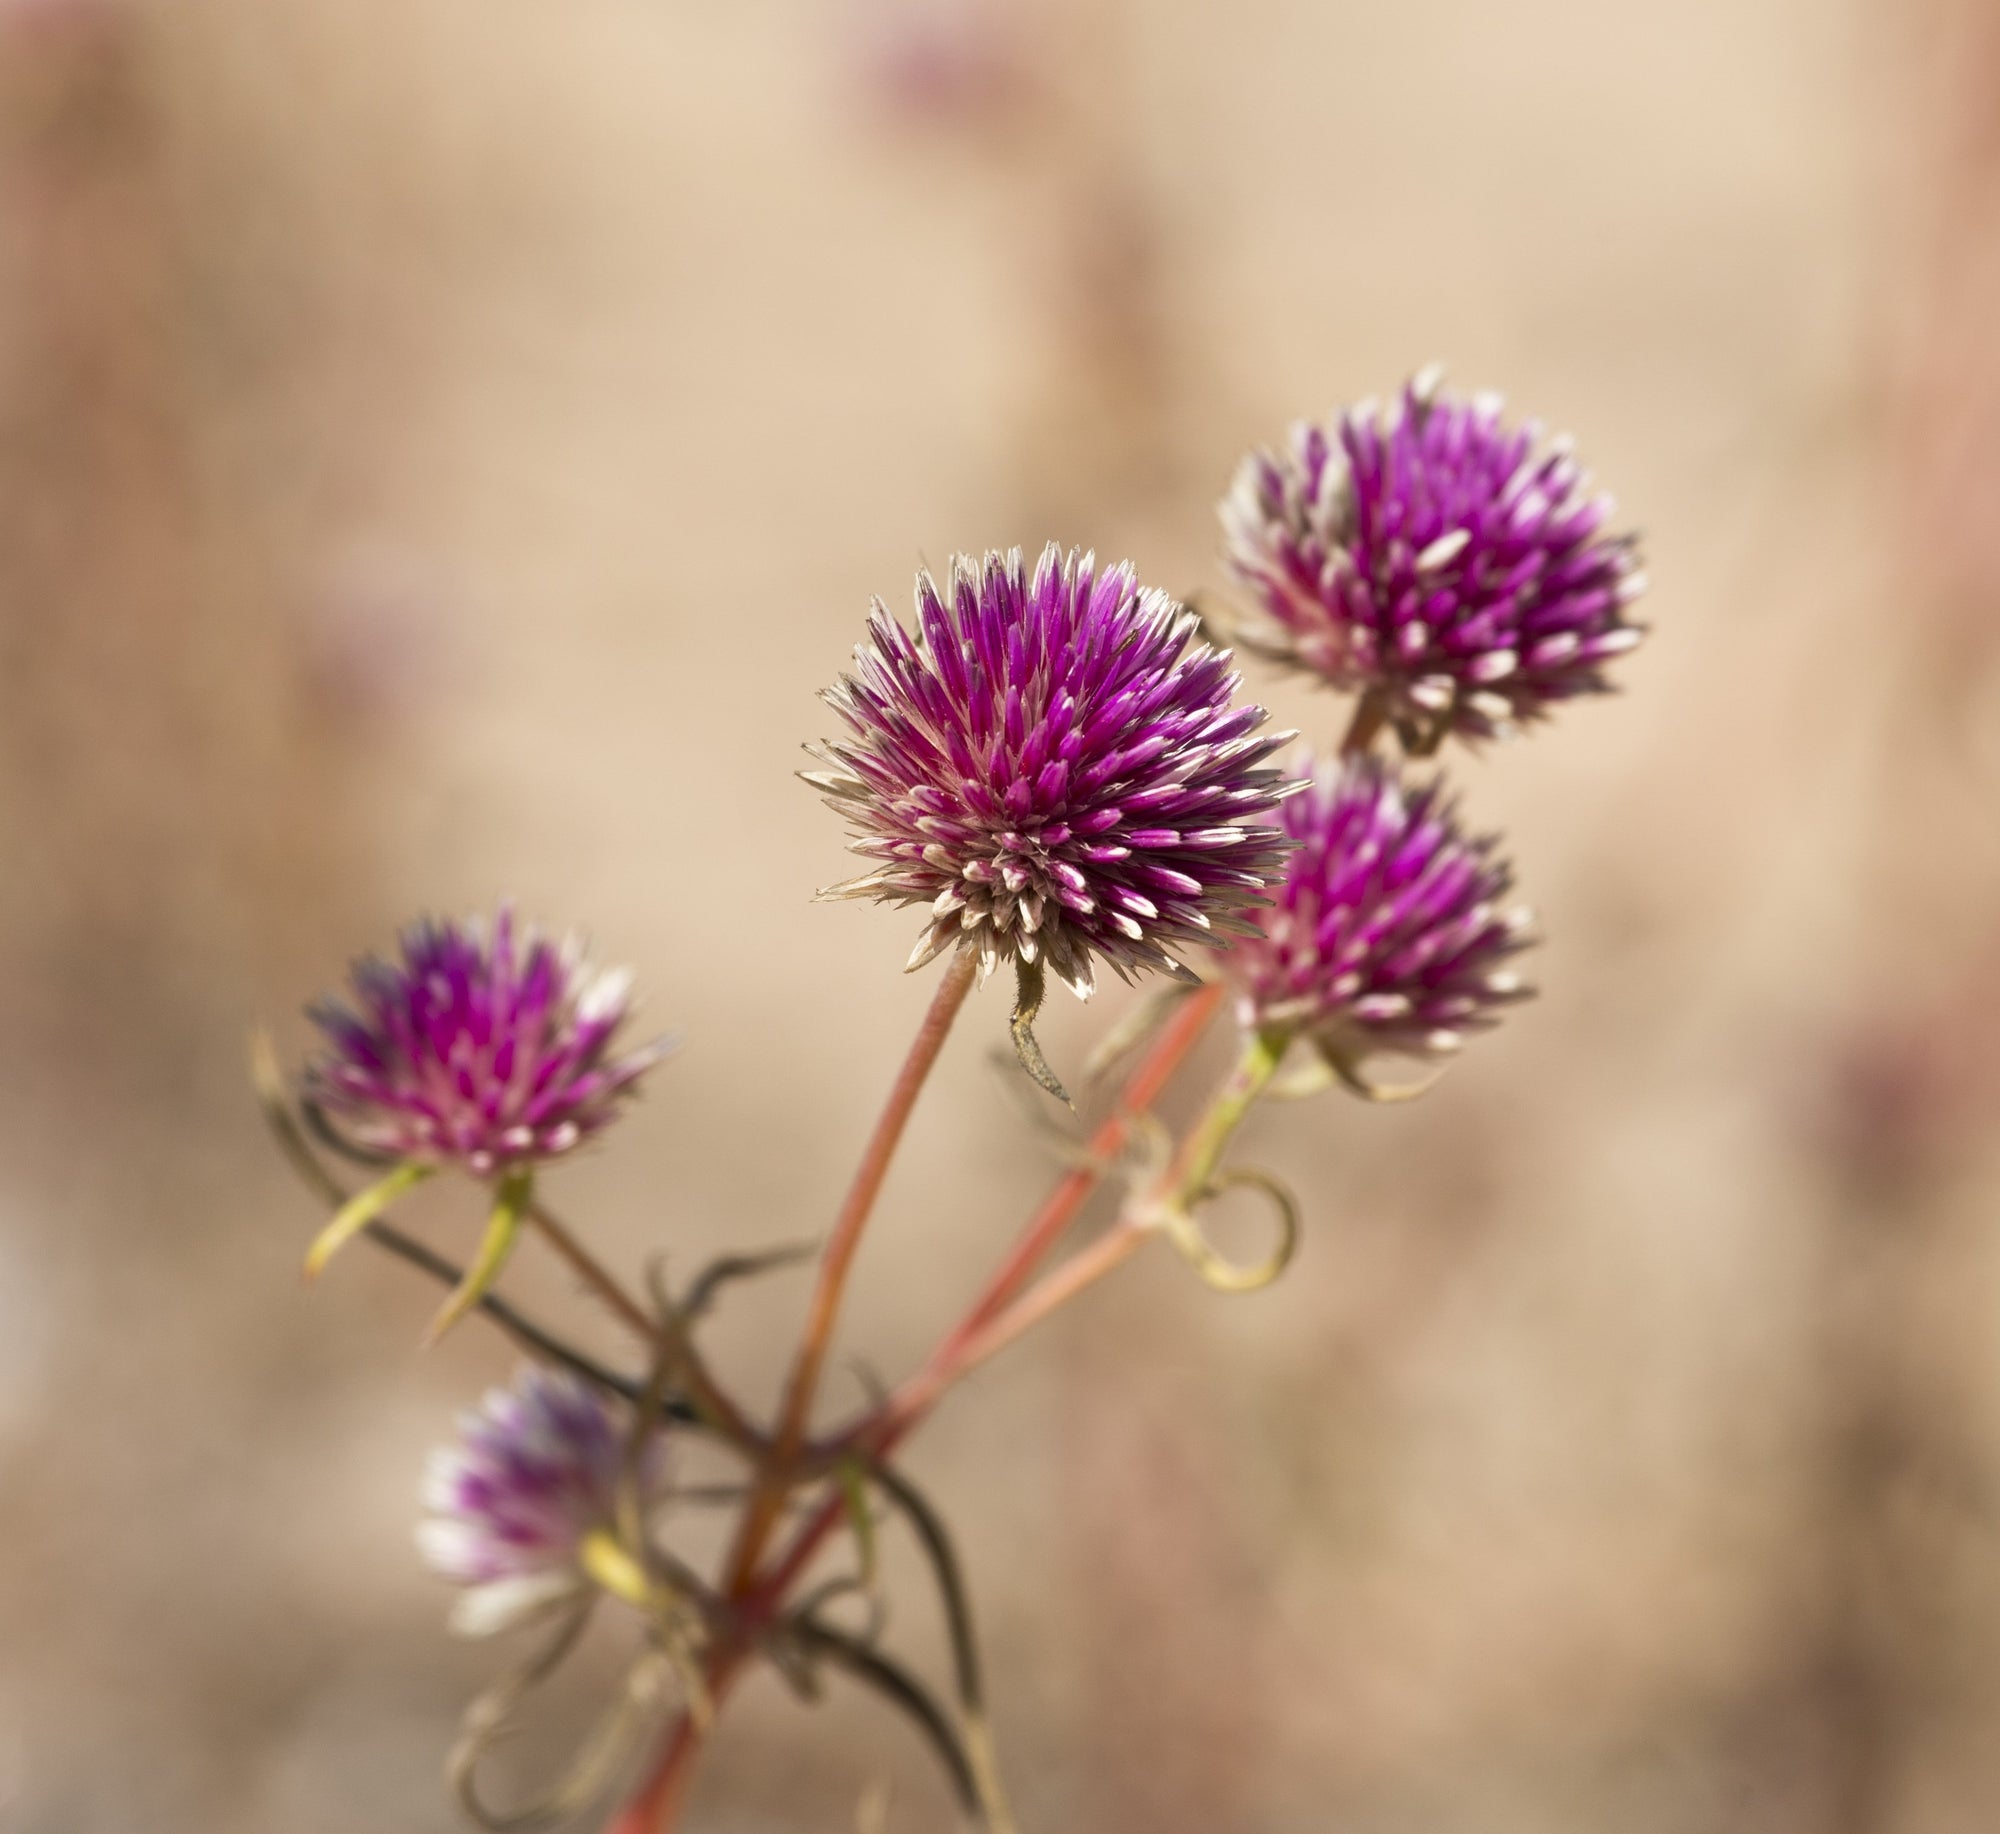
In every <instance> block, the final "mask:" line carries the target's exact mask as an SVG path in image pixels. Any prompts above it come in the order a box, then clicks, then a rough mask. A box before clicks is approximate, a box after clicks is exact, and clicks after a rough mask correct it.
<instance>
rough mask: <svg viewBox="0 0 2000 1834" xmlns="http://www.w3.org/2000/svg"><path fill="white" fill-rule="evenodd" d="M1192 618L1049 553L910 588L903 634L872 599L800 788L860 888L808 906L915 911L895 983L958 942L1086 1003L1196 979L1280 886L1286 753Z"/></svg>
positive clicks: (1126, 570)
mask: <svg viewBox="0 0 2000 1834" xmlns="http://www.w3.org/2000/svg"><path fill="white" fill-rule="evenodd" d="M1196 630H1197V621H1196V619H1195V617H1194V616H1193V614H1192V613H1190V612H1188V611H1186V610H1185V609H1183V608H1182V607H1181V606H1180V605H1178V604H1176V603H1175V602H1174V601H1173V600H1172V599H1171V598H1169V597H1168V596H1167V595H1166V594H1165V593H1164V592H1160V591H1157V590H1155V589H1152V588H1143V587H1141V586H1139V585H1138V583H1137V582H1136V581H1135V579H1134V578H1133V574H1132V570H1131V568H1130V567H1129V566H1115V567H1109V568H1106V569H1104V570H1102V571H1100V570H1099V569H1098V566H1097V563H1096V560H1095V558H1094V557H1093V556H1091V555H1088V554H1083V555H1078V554H1075V553H1072V554H1070V555H1069V556H1068V557H1067V558H1065V557H1064V556H1063V554H1062V553H1061V551H1060V550H1059V549H1058V548H1056V547H1054V546H1053V545H1052V546H1050V547H1049V548H1048V549H1046V550H1045V551H1044V553H1043V554H1042V557H1041V560H1040V561H1039V563H1037V565H1036V567H1035V570H1034V573H1033V574H1032V575H1029V574H1028V573H1027V571H1026V570H1025V568H1024V566H1023V563H1022V558H1021V554H1020V551H1019V550H1018V549H1016V550H1015V551H1014V552H1012V553H1010V554H1006V555H1000V554H989V555H987V556H986V558H985V560H984V561H983V562H976V561H972V560H969V559H965V558H962V557H961V558H960V559H958V560H956V561H954V562H953V564H952V569H951V575H950V580H949V583H948V585H947V586H946V588H945V589H944V590H943V591H940V590H939V589H938V586H937V583H936V582H935V581H934V580H933V579H932V578H931V577H930V575H929V574H928V573H925V574H920V575H919V576H918V578H917V591H916V630H915V631H914V632H909V631H905V630H904V629H903V628H902V627H901V626H900V625H899V624H898V623H897V622H896V621H895V619H894V618H892V617H891V616H890V615H889V612H888V610H887V608H886V607H885V606H884V605H883V604H882V603H881V602H880V601H879V600H878V601H877V602H876V605H875V610H874V615H873V616H872V617H871V618H870V619H869V625H868V634H869V641H868V642H867V643H866V644H864V645H862V646H861V647H860V648H859V649H858V650H857V651H856V652H855V666H854V669H853V672H852V673H850V674H849V675H847V676H846V677H845V678H844V679H843V680H842V681H841V682H840V683H839V684H838V685H837V686H835V687H834V688H832V689H830V690H829V691H828V693H827V696H826V698H827V700H828V702H829V703H830V704H831V705H832V707H833V708H834V710H835V711H836V712H837V713H838V714H839V715H840V716H841V718H842V719H843V720H845V721H846V723H847V725H848V727H849V729H850V730H851V731H852V733H853V735H854V736H853V738H852V739H851V740H850V741H847V742H842V743H834V744H827V745H822V746H818V747H815V748H811V749H813V750H814V752H815V755H816V756H818V757H819V758H820V759H821V760H822V762H823V763H824V764H825V765H826V766H827V767H828V768H827V769H825V770H821V771H807V772H804V773H802V775H803V776H804V777H805V779H806V781H807V782H809V783H811V784H813V785H814V786H815V787H816V788H818V789H819V790H821V791H822V792H824V794H825V795H826V797H827V800H828V802H829V803H830V804H831V805H832V806H833V807H834V808H835V809H837V810H838V811H839V812H840V813H841V814H842V815H843V816H845V817H846V819H847V821H848V823H849V825H850V827H851V828H852V829H853V831H854V833H855V835H856V836H857V838H856V839H855V840H854V842H853V848H854V851H855V852H856V853H859V854H861V855H863V856H864V857H866V858H868V859H869V860H871V861H873V862H874V865H873V867H872V868H871V870H870V871H868V872H866V873H864V874H862V875H861V876H860V877H858V878H855V879H850V880H848V881H846V882H845V883H844V884H841V885H837V886H834V887H832V888H831V889H830V892H829V893H828V894H826V895H829V896H842V897H870V898H876V899H887V900H891V901H893V902H895V903H897V904H923V905H928V906H929V907H930V916H929V921H928V923H927V924H926V926H925V929H924V933H923V936H922V937H921V938H920V939H919V941H918V943H917V947H916V950H915V952H914V953H913V954H912V956H911V958H910V964H909V965H910V966H911V967H913V968H915V967H920V966H922V964H923V963H925V962H927V961H929V960H931V959H932V958H933V957H935V956H936V955H938V954H939V953H940V952H942V951H943V950H945V949H948V948H951V947H953V946H957V947H961V948H970V949H973V950H976V951H977V952H978V954H979V956H980V959H981V962H982V965H983V966H985V967H987V968H991V967H992V966H993V965H994V964H995V963H996V962H998V961H1001V960H1020V961H1024V962H1029V963H1035V962H1045V963H1046V964H1047V967H1048V969H1049V970H1050V972H1052V973H1054V974H1055V975H1056V976H1057V977H1058V978H1059V979H1061V980H1063V981H1065V982H1067V983H1068V984H1069V985H1070V987H1072V988H1073V989H1074V990H1075V991H1076V993H1077V994H1079V995H1080V996H1083V997H1086V998H1087V997H1088V996H1089V994H1090V991H1091V988H1092V985H1093V981H1094V976H1093V972H1092V961H1093V958H1094V957H1095V958H1101V959H1103V960H1104V961H1106V962H1108V963H1109V964H1110V965H1111V967H1112V969H1113V970H1114V971H1115V972H1117V973H1119V974H1120V975H1126V976H1129V975H1130V974H1131V973H1132V972H1133V971H1134V970H1138V969H1145V968H1151V969H1160V970H1164V971H1165V972H1167V973H1169V974H1174V975H1179V976H1181V977H1182V978H1192V977H1191V975H1189V973H1188V970H1187V969H1186V967H1185V965H1184V964H1183V963H1182V961H1181V960H1180V959H1179V957H1180V954H1181V952H1184V951H1186V950H1187V949H1189V948H1191V947H1196V946H1200V945H1204V944H1213V943H1214V942H1216V941H1217V940H1226V939H1227V938H1229V937H1231V936H1237V935H1242V934H1245V933H1246V932H1247V930H1248V928H1249V926H1248V925H1247V923H1246V921H1245V916H1244V913H1245V911H1246V909H1247V908H1248V907H1250V906H1253V905H1255V904H1257V903H1258V902H1260V898H1259V894H1260V893H1261V891H1262V890H1263V888H1264V887H1265V886H1266V885H1268V884H1269V883H1270V882H1271V881H1272V880H1273V879H1274V878H1275V877H1276V876H1277V874H1278V872H1279V870H1280V869H1281V866H1282V862H1283V857H1284V845H1283V841H1282V837H1281V836H1280V834H1279V831H1278V830H1277V828H1276V827H1274V826H1273V825H1271V820H1272V817H1273V815H1274V813H1275V811H1276V807H1277V804H1278V801H1279V799H1280V798H1281V796H1283V795H1284V793H1285V791H1286V789H1287V787H1288V786H1287V784H1286V782H1285V780H1284V778H1283V775H1282V774H1281V773H1280V772H1278V771H1276V770H1273V769H1271V768H1269V766H1268V763H1267V760H1268V759H1269V758H1270V757H1271V755H1272V753H1273V752H1275V751H1277V750H1279V749H1280V748H1281V747H1282V746H1283V745H1284V744H1285V743H1286V742H1287V741H1288V740H1289V739H1290V738H1291V737H1292V735H1291V734H1289V733H1281V734H1276V735H1268V734H1264V733H1261V732H1260V731H1259V728H1260V727H1261V726H1262V725H1263V723H1264V719H1265V714H1264V710H1263V709H1262V708H1261V707H1255V706H1236V705H1234V704H1232V696H1233V694H1234V692H1235V690H1236V688H1237V687H1238V685H1239V678H1238V676H1237V675H1236V674H1235V673H1234V672H1233V671H1232V669H1231V667H1230V660H1229V657H1228V655H1227V654H1226V653H1219V652H1217V651H1215V650H1213V649H1211V648H1210V647H1209V646H1208V645H1207V644H1206V643H1204V642H1201V641H1200V640H1199V639H1198V637H1197V635H1196Z"/></svg>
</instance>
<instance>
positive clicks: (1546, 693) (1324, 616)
mask: <svg viewBox="0 0 2000 1834" xmlns="http://www.w3.org/2000/svg"><path fill="white" fill-rule="evenodd" d="M1612 508H1613V505H1612V502H1611V499H1610V498H1609V497H1604V496H1594V495H1592V494H1591V492H1590V484H1589V480H1588V478H1587V477H1586V476H1585V474H1584V473H1583V471H1582V470H1581V469H1580V468H1579V466H1578V465H1577V462H1576V460H1575V459H1574V458H1573V457H1572V456H1571V454H1570V448H1569V444H1568V442H1567V441H1565V440H1557V441H1554V442H1548V443H1545V442H1544V441H1543V439H1542V436H1541V430H1540V429H1539V428H1538V427H1537V426H1535V425H1534V424H1533V423H1528V424H1526V425H1523V426H1520V427H1518V428H1517V427H1509V426H1507V425H1505V424H1504V423H1503V422H1502V420H1501V418H1500V400H1499V397H1498V396H1495V395H1475V396H1473V397H1472V398H1471V399H1470V400H1461V399H1459V398H1457V397H1455V396H1451V395H1448V394H1444V393H1441V392H1440V391H1439V389H1438V386H1437V372H1435V371H1427V372H1426V373H1425V374H1424V375H1422V376H1420V377H1418V378H1417V380H1416V381H1414V382H1412V383H1411V384H1410V385H1409V387H1408V388H1407V389H1405V390H1404V392H1403V395H1402V397H1401V399H1400V400H1399V401H1397V402H1396V403H1395V404H1393V405H1392V406H1391V407H1390V408H1389V409H1388V410H1387V411H1386V412H1385V413H1380V414H1378V413H1377V411H1376V409H1375V406H1374V404H1372V403H1369V404H1365V405H1363V406H1361V407H1358V408H1355V409H1352V410H1351V411H1349V412H1347V413H1344V414H1342V415H1341V416H1340V417H1339V419H1338V420H1337V421H1335V422H1334V423H1333V424H1331V425H1326V426H1317V425H1307V424H1301V425H1299V426H1297V427H1295V428H1293V430H1292V436H1291V441H1290V444H1289V446H1288V447H1287V449H1286V450H1285V451H1284V452H1283V453H1272V452H1256V453H1252V454H1251V456H1250V457H1249V458H1247V459H1245V460H1244V461H1243V464H1242V466H1241V467H1240V468H1239V469H1238V471H1237V474H1236V479H1235V482H1234V484H1233V485H1232V486H1231V488H1230V492H1229V495H1228V496H1227V497H1226V498H1225V499H1224V501H1223V503H1222V508H1221V514H1222V525H1223V534H1224V553H1225V557H1226V559H1227V561H1228V564H1229V567H1230V570H1231V571H1232V572H1233V573H1234V574H1235V575H1236V577H1237V578H1238V579H1239V580H1240V581H1241V582H1242V583H1243V585H1244V586H1245V587H1246V588H1247V589H1248V591H1249V593H1250V594H1251V596H1252V598H1253V599H1254V601H1255V616H1254V618H1253V619H1252V620H1249V621H1246V625H1245V628H1244V630H1243V631H1242V641H1243V642H1244V644H1245V645H1246V646H1248V647H1250V648H1252V649H1254V650H1257V651H1258V652H1259V653H1262V654H1265V655H1269V656H1272V657H1274V658H1276V659H1278V660H1281V661H1284V662H1289V663H1293V664H1295V665H1297V666H1298V667H1300V668H1303V669H1307V670H1310V671H1311V672H1312V673H1314V674H1316V675H1318V676H1320V677H1322V678H1323V679H1324V680H1326V681H1328V682H1330V683H1331V684H1332V685H1333V686H1335V687H1337V688H1342V689H1349V690H1353V691H1355V692H1358V693H1361V694H1364V695H1367V696H1370V697H1372V708H1373V710H1374V711H1375V712H1376V713H1377V714H1379V715H1380V716H1381V717H1383V718H1385V719H1387V720H1389V721H1391V722H1392V723H1393V724H1394V725H1395V727H1396V730H1397V732H1398V734H1399V735H1400V736H1401V738H1402V740H1403V742H1404V745H1405V746H1406V748H1408V749H1410V750H1412V751H1415V752H1420V753H1422V752H1429V751H1432V750H1434V749H1435V748H1436V747H1437V745H1438V744H1440V743H1441V742H1442V741H1443V740H1444V739H1445V738H1446V737H1448V736H1450V735H1451V734H1453V733H1456V734H1458V735H1459V736H1460V737H1462V738H1469V739H1485V738H1493V737H1497V736H1499V735H1501V734H1503V733H1506V732H1509V731H1511V730H1513V729H1515V728H1516V727H1520V726H1525V725H1527V724H1529V723H1530V722H1532V721H1534V720H1537V719H1539V718H1541V717H1542V716H1543V715H1545V714H1546V713H1547V712H1548V711H1549V710H1550V708H1551V707H1552V706H1553V705H1554V703H1555V702H1557V701H1561V700H1566V699H1568V698H1570V697H1571V696H1572V695H1578V694H1596V693H1603V692H1606V691H1608V689H1609V687H1610V683H1609V681H1608V679H1607V677H1606V674H1605V665H1606V664H1607V663H1609V662H1610V661H1611V659H1612V658H1613V657H1614V656H1620V655H1623V654H1624V653H1625V651H1627V650H1629V649H1631V648H1632V647H1633V646H1634V645H1635V644H1637V643H1638V642H1639V640H1640V638H1641V636H1642V635H1643V634H1644V632H1643V627H1641V626H1639V625H1636V624H1631V623H1628V622H1627V621H1626V616H1625V613H1626V608H1627V607H1628V606H1629V605H1630V604H1631V603H1632V601H1633V600H1635V599H1636V598H1637V597H1638V596H1639V595H1640V593H1641V592H1642V591H1643V590H1644V588H1645V578H1644V575H1643V574H1641V573H1640V572H1639V570H1638V569H1639V562H1638V552H1637V540H1636V537H1633V536H1630V535H1614V534H1609V533H1607V532H1606V524H1607V522H1608V521H1609V519H1610V517H1611V514H1612Z"/></svg>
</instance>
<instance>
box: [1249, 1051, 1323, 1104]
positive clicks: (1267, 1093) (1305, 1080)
mask: <svg viewBox="0 0 2000 1834" xmlns="http://www.w3.org/2000/svg"><path fill="white" fill-rule="evenodd" d="M1339 1080H1340V1072H1339V1071H1337V1070H1336V1069H1335V1068H1334V1067H1333V1065H1332V1064H1331V1063H1329V1062H1328V1061H1327V1060H1326V1058H1324V1057H1321V1056H1319V1055H1317V1054H1315V1055H1314V1056H1312V1057H1309V1058H1307V1060H1306V1061H1305V1062H1304V1063H1302V1064H1300V1065H1299V1066H1298V1068H1297V1069H1294V1070H1287V1071H1286V1072H1285V1073H1284V1074H1283V1075H1282V1076H1274V1077H1273V1078H1272V1079H1271V1081H1270V1083H1269V1084H1268V1085H1267V1086H1266V1088H1265V1090H1264V1099H1265V1100H1266V1101H1270V1102H1303V1101H1307V1100H1310V1099H1311V1098H1312V1097H1313V1096H1315V1095H1324V1094H1325V1093H1326V1092H1327V1091H1328V1090H1329V1089H1331V1088H1332V1087H1333V1086H1334V1084H1335V1083H1337V1082H1338V1081H1339Z"/></svg>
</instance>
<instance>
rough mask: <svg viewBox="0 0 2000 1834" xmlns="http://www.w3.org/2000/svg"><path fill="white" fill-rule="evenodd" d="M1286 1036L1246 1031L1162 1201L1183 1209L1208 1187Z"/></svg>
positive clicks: (1274, 1067) (1280, 1055) (1279, 1057)
mask: <svg viewBox="0 0 2000 1834" xmlns="http://www.w3.org/2000/svg"><path fill="white" fill-rule="evenodd" d="M1291 1041H1292V1035H1291V1033H1290V1032H1289V1031H1284V1030H1280V1029H1278V1028H1277V1027H1267V1028H1266V1029H1264V1030H1263V1031H1259V1032H1252V1033H1251V1034H1250V1037H1249V1039H1248V1041H1247V1042H1246V1043H1245V1044H1244V1047H1243V1055H1242V1056H1241V1057H1239V1058H1238V1059H1237V1060H1236V1068H1235V1069H1234V1070H1232V1071H1231V1072H1230V1075H1229V1080H1228V1081H1227V1082H1225V1083H1224V1084H1223V1085H1222V1087H1221V1088H1220V1089H1218V1090H1217V1091H1216V1092H1215V1099H1214V1100H1213V1101H1212V1102H1210V1103H1209V1105H1208V1111H1207V1113H1205V1114H1204V1115H1203V1116H1202V1117H1201V1119H1200V1121H1198V1122H1197V1123H1196V1125H1195V1129H1194V1132H1192V1133H1191V1134H1189V1135H1188V1137H1187V1141H1186V1144H1184V1145H1183V1146H1182V1148H1181V1150H1180V1154H1179V1157H1178V1158H1177V1159H1176V1161H1175V1167H1174V1177H1173V1181H1172V1185H1171V1187H1170V1189H1169V1190H1168V1191H1167V1192H1166V1194H1165V1196H1164V1199H1163V1201H1164V1202H1165V1203H1167V1204H1168V1205H1170V1206H1172V1207H1174V1208H1178V1209H1185V1208H1186V1207H1187V1206H1188V1205H1189V1204H1192V1203H1193V1202H1194V1201H1195V1200H1196V1199H1197V1198H1199V1197H1200V1196H1201V1195H1202V1193H1203V1192H1204V1191H1206V1190H1207V1189H1208V1186H1209V1184H1210V1182H1211V1180H1213V1178H1214V1177H1215V1169H1216V1167H1217V1166H1218V1165H1219V1164H1221V1162H1222V1154H1223V1151H1224V1149H1225V1148H1226V1147H1227V1146H1228V1145H1229V1142H1230V1140H1231V1139H1232V1138H1233V1137H1234V1135H1235V1133H1236V1130H1237V1128H1239V1127H1241V1126H1242V1125H1243V1117H1244V1116H1245V1115H1247V1114H1248V1113H1249V1112H1250V1109H1251V1106H1252V1104H1253V1103H1255V1101H1256V1100H1257V1098H1258V1097H1259V1096H1260V1095H1262V1094H1263V1093H1264V1090H1265V1089H1266V1087H1268V1086H1269V1084H1270V1081H1271V1078H1272V1077H1273V1076H1275V1075H1276V1074H1277V1073H1278V1065H1279V1064H1280V1063H1282V1062H1283V1061H1284V1057H1285V1050H1286V1047H1287V1046H1289V1045H1290V1043H1291Z"/></svg>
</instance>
